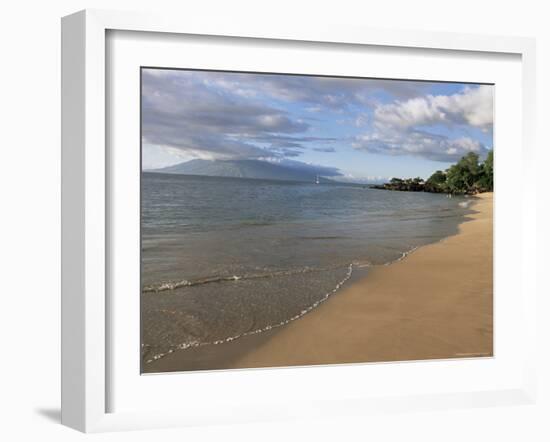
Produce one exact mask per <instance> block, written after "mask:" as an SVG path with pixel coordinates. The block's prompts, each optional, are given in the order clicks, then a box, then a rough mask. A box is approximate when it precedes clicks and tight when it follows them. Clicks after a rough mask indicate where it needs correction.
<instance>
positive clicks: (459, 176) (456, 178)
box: [447, 152, 482, 193]
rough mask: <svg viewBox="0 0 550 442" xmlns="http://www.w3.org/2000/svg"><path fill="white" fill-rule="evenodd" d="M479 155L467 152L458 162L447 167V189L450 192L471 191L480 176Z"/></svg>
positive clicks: (474, 188) (474, 189)
mask: <svg viewBox="0 0 550 442" xmlns="http://www.w3.org/2000/svg"><path fill="white" fill-rule="evenodd" d="M481 172H482V168H481V166H480V164H479V155H478V154H476V153H474V152H468V153H467V154H466V155H465V156H463V157H462V158H461V159H460V160H459V161H458V163H456V164H454V165H452V166H451V167H449V169H447V191H448V192H450V193H473V192H474V191H476V190H477V188H476V185H475V184H476V183H477V182H478V180H479V178H480V177H481Z"/></svg>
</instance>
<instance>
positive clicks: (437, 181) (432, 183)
mask: <svg viewBox="0 0 550 442" xmlns="http://www.w3.org/2000/svg"><path fill="white" fill-rule="evenodd" d="M446 181H447V175H446V174H445V172H443V171H441V170H436V171H435V172H434V173H433V174H432V176H431V177H430V178H428V179H427V180H426V183H425V185H424V190H425V191H426V192H435V193H439V192H445V189H446Z"/></svg>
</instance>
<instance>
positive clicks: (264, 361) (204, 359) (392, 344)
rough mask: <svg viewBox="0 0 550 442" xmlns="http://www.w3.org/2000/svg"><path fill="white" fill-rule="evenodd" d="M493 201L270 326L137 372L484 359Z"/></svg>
mask: <svg viewBox="0 0 550 442" xmlns="http://www.w3.org/2000/svg"><path fill="white" fill-rule="evenodd" d="M492 197H493V195H492V194H490V193H487V194H483V195H480V196H478V197H476V198H475V199H472V200H473V201H475V202H474V204H473V206H472V209H473V210H474V211H475V212H476V213H474V214H473V215H471V216H470V218H471V220H469V221H467V222H464V223H463V224H461V225H460V228H459V233H458V234H457V235H454V236H451V237H449V238H446V239H444V240H443V241H441V242H438V243H436V244H431V245H427V246H424V247H421V248H420V249H418V250H417V251H415V252H414V253H412V254H410V255H409V256H407V257H406V258H405V259H403V260H401V261H399V262H395V263H393V264H391V265H387V266H377V267H373V268H370V269H369V270H368V276H366V277H363V278H361V279H359V280H356V281H355V282H353V283H351V284H350V285H349V286H348V287H347V288H344V289H343V290H342V291H341V292H339V293H336V294H335V295H333V296H332V297H331V298H329V299H328V300H327V301H326V302H324V303H323V304H321V305H320V306H319V307H318V308H317V309H315V310H313V311H312V312H311V313H308V314H307V315H305V316H304V317H302V318H300V319H299V320H296V321H294V322H292V323H290V324H288V325H286V326H284V327H281V328H280V329H277V330H273V331H271V332H269V333H262V334H259V335H252V336H246V337H243V338H241V339H238V340H235V341H232V342H230V343H227V344H221V345H215V346H205V347H200V348H197V349H192V350H183V351H177V352H174V353H172V354H170V355H168V356H166V357H164V358H162V359H159V360H158V361H155V362H153V363H150V364H147V365H146V366H145V367H144V369H145V371H146V372H163V371H181V370H201V369H219V368H252V367H277V366H296V365H319V364H332V363H357V362H381V361H402V360H418V359H440V358H455V357H476V356H491V355H492V354H493V199H492Z"/></svg>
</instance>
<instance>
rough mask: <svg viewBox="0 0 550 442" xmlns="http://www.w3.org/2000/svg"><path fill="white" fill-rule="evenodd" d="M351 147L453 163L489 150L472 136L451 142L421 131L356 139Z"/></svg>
mask: <svg viewBox="0 0 550 442" xmlns="http://www.w3.org/2000/svg"><path fill="white" fill-rule="evenodd" d="M352 146H353V147H354V148H356V149H360V150H364V151H367V152H370V153H376V154H384V155H411V156H415V157H421V158H426V159H428V160H433V161H443V162H453V161H456V160H459V159H460V158H462V157H463V156H464V155H465V154H466V153H468V152H476V153H479V154H481V155H484V154H485V153H486V151H487V149H486V147H485V146H484V145H483V144H482V143H480V142H479V141H477V140H474V139H472V138H469V137H461V138H457V139H450V138H448V137H446V136H443V135H436V134H432V133H429V132H424V131H420V130H407V131H393V132H380V131H376V132H374V133H372V134H365V135H361V136H358V137H356V139H355V141H354V142H353V144H352Z"/></svg>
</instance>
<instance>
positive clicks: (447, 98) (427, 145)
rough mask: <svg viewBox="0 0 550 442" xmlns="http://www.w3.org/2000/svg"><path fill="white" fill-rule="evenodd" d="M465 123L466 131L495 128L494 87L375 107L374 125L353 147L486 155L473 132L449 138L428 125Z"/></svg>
mask: <svg viewBox="0 0 550 442" xmlns="http://www.w3.org/2000/svg"><path fill="white" fill-rule="evenodd" d="M434 126H444V127H455V128H456V127H463V128H464V131H465V132H469V131H471V129H480V130H482V131H485V132H489V131H492V130H493V89H492V87H491V86H479V87H476V88H472V87H467V88H465V89H464V90H463V91H462V92H460V93H456V94H453V95H437V96H434V95H428V96H425V97H415V98H411V99H408V100H403V101H395V102H393V103H390V104H384V105H379V106H377V107H376V108H375V110H374V125H373V127H374V129H373V130H372V131H370V132H369V133H365V134H363V135H359V136H357V137H356V138H355V140H354V142H353V147H355V148H356V149H360V150H364V151H367V152H371V153H378V154H385V155H411V156H416V157H421V158H426V159H429V160H434V161H443V162H452V161H456V160H458V159H460V158H461V157H462V156H464V155H465V154H466V153H468V152H476V153H479V154H481V155H482V156H483V155H485V153H486V152H487V147H486V146H485V145H483V144H482V143H481V142H480V141H478V140H476V139H474V138H472V137H471V136H461V137H458V138H454V139H453V138H450V137H449V136H445V135H441V134H439V133H433V132H430V128H429V127H432V128H433V127H434Z"/></svg>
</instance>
